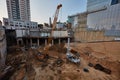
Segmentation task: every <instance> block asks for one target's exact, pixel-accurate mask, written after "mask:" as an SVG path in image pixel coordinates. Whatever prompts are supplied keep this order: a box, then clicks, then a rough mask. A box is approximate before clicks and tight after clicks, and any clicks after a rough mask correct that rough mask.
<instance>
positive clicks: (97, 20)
mask: <svg viewBox="0 0 120 80" xmlns="http://www.w3.org/2000/svg"><path fill="white" fill-rule="evenodd" d="M87 12H88V15H87V26H88V27H89V28H94V29H107V30H110V29H114V30H120V0H88V2H87Z"/></svg>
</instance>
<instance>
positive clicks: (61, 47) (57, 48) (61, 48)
mask: <svg viewBox="0 0 120 80" xmlns="http://www.w3.org/2000/svg"><path fill="white" fill-rule="evenodd" d="M64 46H65V44H64V43H62V44H55V45H53V46H51V47H50V48H49V50H50V51H56V52H60V53H66V52H67V49H66V48H65V47H64Z"/></svg>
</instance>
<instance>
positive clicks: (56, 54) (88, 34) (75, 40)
mask: <svg viewBox="0 0 120 80" xmlns="http://www.w3.org/2000/svg"><path fill="white" fill-rule="evenodd" d="M61 8H62V4H59V5H57V7H56V11H55V16H54V19H53V22H51V20H50V25H51V26H50V27H49V28H47V29H45V28H44V29H43V28H42V29H41V28H38V27H37V28H28V27H27V26H26V27H22V28H21V27H15V28H14V26H10V25H7V26H5V28H4V27H3V28H2V26H0V80H120V40H119V39H120V34H119V33H120V32H119V31H114V35H112V36H108V35H105V34H107V32H106V31H105V30H103V29H102V30H98V29H97V30H93V29H92V30H90V28H87V27H86V26H87V16H89V12H85V13H81V14H80V15H78V14H77V15H74V16H69V18H73V17H76V16H78V18H79V21H78V23H79V24H78V25H77V26H75V28H74V27H73V24H72V23H69V22H68V23H67V26H66V27H65V28H59V29H58V28H56V25H57V20H58V15H59V11H60V9H61ZM91 13H93V12H91ZM90 15H91V14H90ZM6 21H7V19H6ZM9 22H10V21H9V19H8V22H5V23H7V24H8V23H9ZM13 23H14V22H13ZM17 26H19V25H17ZM111 31H112V30H111ZM108 32H110V31H108Z"/></svg>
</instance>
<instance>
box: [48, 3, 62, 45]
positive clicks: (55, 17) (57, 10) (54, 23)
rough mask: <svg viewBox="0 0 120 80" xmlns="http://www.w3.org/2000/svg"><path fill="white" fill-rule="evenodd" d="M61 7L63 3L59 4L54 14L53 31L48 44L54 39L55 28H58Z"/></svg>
mask: <svg viewBox="0 0 120 80" xmlns="http://www.w3.org/2000/svg"><path fill="white" fill-rule="evenodd" d="M61 7H62V4H59V5H58V6H57V9H56V12H55V16H54V20H53V24H52V31H51V33H50V37H49V39H48V44H50V43H51V41H52V33H53V31H54V30H55V28H56V23H57V19H58V15H59V10H60V8H61Z"/></svg>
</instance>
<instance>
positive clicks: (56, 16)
mask: <svg viewBox="0 0 120 80" xmlns="http://www.w3.org/2000/svg"><path fill="white" fill-rule="evenodd" d="M61 7H62V4H59V5H58V6H57V9H56V12H55V16H54V20H53V24H52V30H54V29H55V28H56V22H57V19H58V15H59V10H60V8H61Z"/></svg>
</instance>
